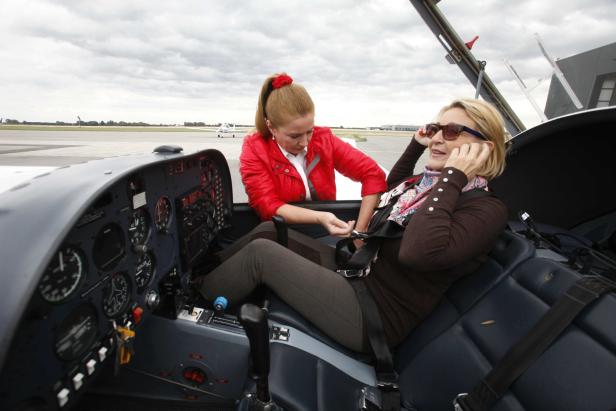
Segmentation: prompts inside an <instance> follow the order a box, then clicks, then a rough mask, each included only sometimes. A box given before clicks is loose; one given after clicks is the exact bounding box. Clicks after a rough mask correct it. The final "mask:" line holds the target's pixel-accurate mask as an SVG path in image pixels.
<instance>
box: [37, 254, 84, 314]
mask: <svg viewBox="0 0 616 411" xmlns="http://www.w3.org/2000/svg"><path fill="white" fill-rule="evenodd" d="M84 270H85V268H84V261H83V258H82V256H81V254H80V253H79V251H78V250H77V249H76V248H75V247H72V246H63V247H62V248H60V250H58V252H57V253H56V254H55V255H54V257H53V260H51V263H49V265H48V266H47V269H46V270H45V273H44V274H43V278H41V282H40V283H39V286H38V288H39V292H40V293H41V297H43V299H44V300H45V301H48V302H50V303H60V302H62V301H64V300H66V299H67V298H69V297H70V296H71V295H72V294H73V293H74V292H75V291H76V290H77V289H78V288H79V285H80V284H81V281H82V280H83V278H84Z"/></svg>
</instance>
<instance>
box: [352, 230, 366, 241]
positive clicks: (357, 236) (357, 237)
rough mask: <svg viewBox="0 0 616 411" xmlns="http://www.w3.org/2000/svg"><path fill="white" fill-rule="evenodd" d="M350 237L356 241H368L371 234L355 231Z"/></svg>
mask: <svg viewBox="0 0 616 411" xmlns="http://www.w3.org/2000/svg"><path fill="white" fill-rule="evenodd" d="M350 237H351V238H352V239H354V240H367V239H368V237H370V234H368V233H365V232H362V231H357V230H353V231H351V235H350Z"/></svg>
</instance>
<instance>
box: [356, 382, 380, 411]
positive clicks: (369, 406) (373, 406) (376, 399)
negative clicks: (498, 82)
mask: <svg viewBox="0 0 616 411" xmlns="http://www.w3.org/2000/svg"><path fill="white" fill-rule="evenodd" d="M381 406H382V398H381V392H380V391H379V390H376V389H374V388H373V387H364V388H362V389H361V393H360V396H359V410H360V411H380V410H381V409H382V408H381Z"/></svg>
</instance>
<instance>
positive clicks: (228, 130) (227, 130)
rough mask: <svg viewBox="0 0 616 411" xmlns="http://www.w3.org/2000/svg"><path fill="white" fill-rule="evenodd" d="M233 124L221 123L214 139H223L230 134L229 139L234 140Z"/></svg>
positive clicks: (234, 130)
mask: <svg viewBox="0 0 616 411" xmlns="http://www.w3.org/2000/svg"><path fill="white" fill-rule="evenodd" d="M236 132H237V130H236V129H235V124H229V123H222V124H221V125H220V127H218V128H217V129H216V137H218V138H223V137H224V136H225V135H229V134H231V137H233V138H235V133H236Z"/></svg>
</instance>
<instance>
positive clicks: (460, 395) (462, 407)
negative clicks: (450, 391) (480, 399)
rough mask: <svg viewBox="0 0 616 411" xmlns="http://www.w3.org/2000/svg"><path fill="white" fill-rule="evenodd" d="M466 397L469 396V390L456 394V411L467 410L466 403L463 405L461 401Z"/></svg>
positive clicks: (454, 401)
mask: <svg viewBox="0 0 616 411" xmlns="http://www.w3.org/2000/svg"><path fill="white" fill-rule="evenodd" d="M466 397H468V393H467V392H463V393H460V394H458V395H456V398H454V399H453V401H452V403H453V409H454V411H466V409H465V408H464V405H462V403H461V402H460V400H461V399H463V398H466Z"/></svg>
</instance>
